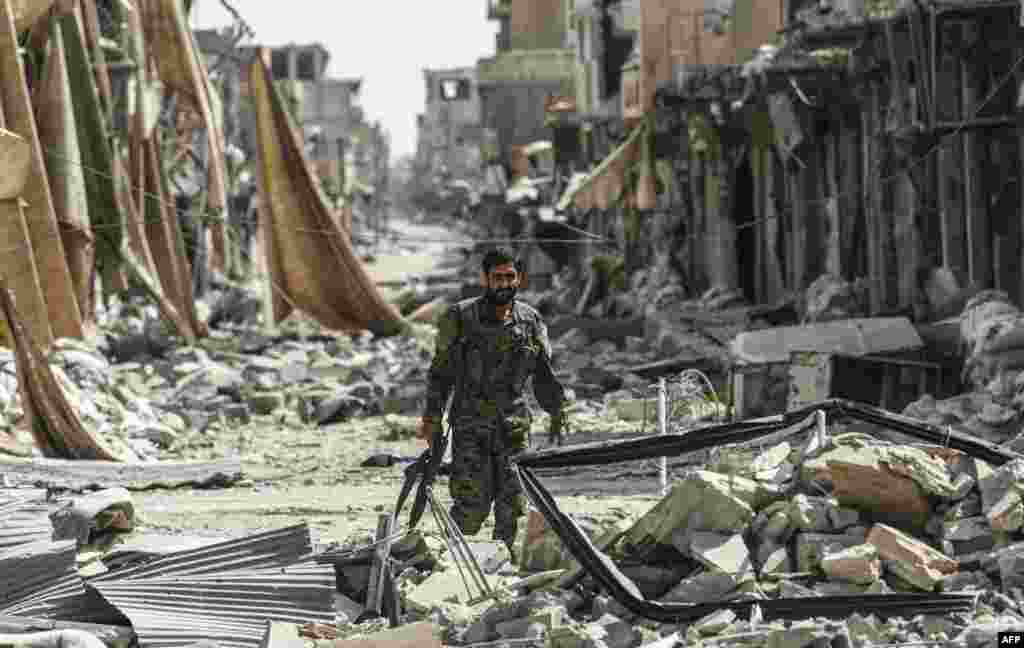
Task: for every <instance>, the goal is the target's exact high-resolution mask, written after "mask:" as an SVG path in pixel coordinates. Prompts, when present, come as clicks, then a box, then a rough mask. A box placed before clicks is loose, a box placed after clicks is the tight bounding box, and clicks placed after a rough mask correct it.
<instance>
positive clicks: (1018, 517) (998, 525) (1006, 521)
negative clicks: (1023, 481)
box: [985, 488, 1024, 533]
mask: <svg viewBox="0 0 1024 648" xmlns="http://www.w3.org/2000/svg"><path fill="white" fill-rule="evenodd" d="M985 517H986V518H987V519H988V523H989V526H991V528H992V530H994V531H1003V532H1005V533H1013V532H1015V531H1019V530H1020V528H1021V526H1024V500H1022V498H1021V494H1020V492H1019V491H1018V490H1017V489H1016V488H1011V489H1008V490H1007V491H1006V492H1005V493H1003V496H1002V497H1000V498H999V499H998V500H997V501H996V503H995V504H994V505H993V506H992V508H990V509H989V510H988V513H986V514H985Z"/></svg>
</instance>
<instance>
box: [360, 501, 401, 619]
mask: <svg viewBox="0 0 1024 648" xmlns="http://www.w3.org/2000/svg"><path fill="white" fill-rule="evenodd" d="M394 523H395V519H394V518H393V517H392V516H391V514H390V513H386V514H382V515H381V516H380V517H378V518H377V536H376V538H374V540H375V541H376V542H377V543H378V544H377V546H376V548H375V549H374V552H373V563H372V564H371V565H370V582H369V584H368V585H367V586H366V605H365V607H366V612H367V613H368V614H373V615H375V616H380V615H381V614H382V613H383V612H384V593H385V591H386V589H387V576H388V570H389V569H390V568H389V566H388V563H389V560H390V558H391V543H390V542H388V541H387V538H388V536H390V535H391V532H392V529H393V528H394Z"/></svg>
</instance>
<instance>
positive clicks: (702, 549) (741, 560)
mask: <svg viewBox="0 0 1024 648" xmlns="http://www.w3.org/2000/svg"><path fill="white" fill-rule="evenodd" d="M689 554H690V555H691V556H693V558H695V559H696V560H698V561H699V562H700V563H701V564H703V565H704V566H705V567H707V568H708V569H711V570H717V571H721V572H725V573H727V574H731V575H733V576H734V577H735V579H736V582H737V583H743V582H746V581H748V580H752V579H753V578H754V569H753V565H751V561H750V551H749V549H747V545H746V543H745V542H744V541H743V536H741V535H739V534H738V533H736V534H729V535H727V534H722V533H713V532H697V533H694V534H693V537H692V538H691V540H690V547H689Z"/></svg>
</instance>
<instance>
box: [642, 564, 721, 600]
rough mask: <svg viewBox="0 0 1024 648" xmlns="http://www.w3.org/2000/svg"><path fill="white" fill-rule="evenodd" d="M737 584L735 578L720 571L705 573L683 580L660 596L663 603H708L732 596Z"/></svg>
mask: <svg viewBox="0 0 1024 648" xmlns="http://www.w3.org/2000/svg"><path fill="white" fill-rule="evenodd" d="M738 586H739V583H737V582H736V578H735V576H733V575H732V574H727V573H725V572H721V571H706V572H701V573H700V574H696V575H694V576H690V577H689V578H684V579H683V580H681V581H679V583H678V584H677V585H676V586H675V587H673V588H672V589H671V590H669V591H668V593H667V594H665V595H664V596H662V597H661V598H660V599H658V600H659V601H661V602H663V603H708V602H713V601H721V600H723V599H725V598H726V597H727V596H728V595H729V594H732V593H733V592H734V591H735V590H736V588H737V587H738Z"/></svg>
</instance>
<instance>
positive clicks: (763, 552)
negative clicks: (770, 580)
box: [758, 542, 793, 577]
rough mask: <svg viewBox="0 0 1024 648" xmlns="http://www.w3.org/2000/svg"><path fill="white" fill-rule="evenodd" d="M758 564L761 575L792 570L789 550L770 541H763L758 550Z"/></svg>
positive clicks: (784, 572) (785, 572)
mask: <svg viewBox="0 0 1024 648" xmlns="http://www.w3.org/2000/svg"><path fill="white" fill-rule="evenodd" d="M758 565H759V571H760V574H761V576H762V577H764V576H772V575H777V574H787V573H789V572H791V571H793V563H792V561H791V560H790V558H789V550H788V549H786V547H783V546H779V545H776V544H773V543H771V542H765V543H764V544H763V545H761V548H760V549H759V550H758Z"/></svg>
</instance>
